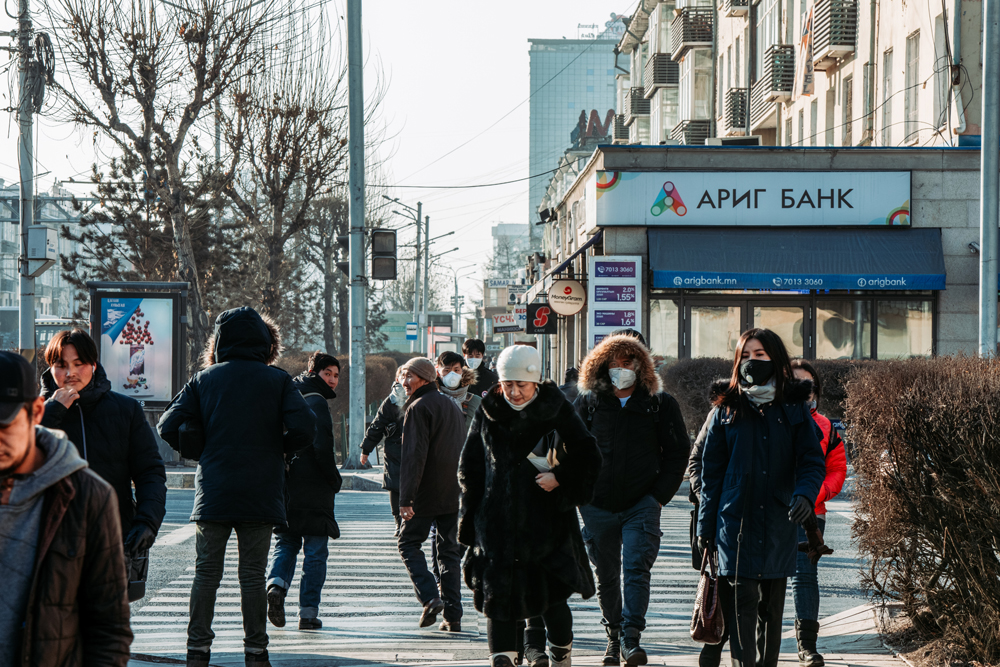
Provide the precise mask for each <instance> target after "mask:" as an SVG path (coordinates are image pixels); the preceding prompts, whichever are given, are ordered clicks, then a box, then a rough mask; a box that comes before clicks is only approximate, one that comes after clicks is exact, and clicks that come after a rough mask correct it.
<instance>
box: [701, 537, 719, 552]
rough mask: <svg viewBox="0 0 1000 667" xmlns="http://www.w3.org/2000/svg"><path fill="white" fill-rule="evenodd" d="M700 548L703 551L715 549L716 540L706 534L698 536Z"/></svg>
mask: <svg viewBox="0 0 1000 667" xmlns="http://www.w3.org/2000/svg"><path fill="white" fill-rule="evenodd" d="M698 548H699V549H701V550H702V551H709V552H711V551H715V540H713V539H712V538H711V537H705V536H704V535H699V536H698Z"/></svg>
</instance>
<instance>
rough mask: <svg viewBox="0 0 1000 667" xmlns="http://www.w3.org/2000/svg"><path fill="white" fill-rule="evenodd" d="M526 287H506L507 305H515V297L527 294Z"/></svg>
mask: <svg viewBox="0 0 1000 667" xmlns="http://www.w3.org/2000/svg"><path fill="white" fill-rule="evenodd" d="M528 287H529V286H528V285H508V286H507V304H508V305H514V304H515V303H517V297H519V296H520V295H522V294H525V293H527V291H528Z"/></svg>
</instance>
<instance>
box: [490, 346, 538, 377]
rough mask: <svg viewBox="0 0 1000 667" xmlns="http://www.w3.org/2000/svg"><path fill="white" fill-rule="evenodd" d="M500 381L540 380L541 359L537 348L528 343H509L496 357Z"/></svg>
mask: <svg viewBox="0 0 1000 667" xmlns="http://www.w3.org/2000/svg"><path fill="white" fill-rule="evenodd" d="M497 375H498V376H500V382H535V383H538V382H541V381H542V360H541V359H540V358H539V356H538V350H536V349H535V348H533V347H530V346H528V345H511V346H510V347H508V348H506V349H504V351H503V352H501V353H500V357H499V358H498V359H497Z"/></svg>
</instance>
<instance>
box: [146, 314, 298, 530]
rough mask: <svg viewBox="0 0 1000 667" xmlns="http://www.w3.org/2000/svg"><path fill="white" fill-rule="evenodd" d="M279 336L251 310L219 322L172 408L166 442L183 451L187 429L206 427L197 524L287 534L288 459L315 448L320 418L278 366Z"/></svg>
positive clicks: (163, 427)
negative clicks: (262, 526) (251, 526)
mask: <svg viewBox="0 0 1000 667" xmlns="http://www.w3.org/2000/svg"><path fill="white" fill-rule="evenodd" d="M280 349H281V346H280V339H279V337H278V332H277V328H276V327H274V326H273V325H272V324H270V323H268V322H266V321H265V320H264V319H263V318H262V317H261V316H260V315H259V314H258V313H257V312H256V311H255V310H254V309H253V308H247V307H243V308H234V309H233V310H227V311H226V312H224V313H222V314H221V315H219V317H218V318H217V319H216V321H215V333H214V334H213V335H212V337H211V339H210V340H209V341H208V345H207V349H206V353H205V355H204V359H205V363H206V364H207V368H205V370H203V371H201V372H199V373H196V374H195V375H194V377H192V378H191V379H190V380H189V381H188V383H187V384H186V385H185V386H184V388H183V389H181V391H180V392H179V393H178V394H177V395H176V396H174V399H173V400H172V401H171V402H170V405H168V406H167V409H166V410H165V411H164V413H163V415H162V416H161V417H160V423H159V425H158V428H159V431H160V437H161V438H163V439H164V440H166V441H167V443H168V444H169V445H170V446H171V447H173V448H174V449H179V448H180V442H179V437H178V431H179V430H180V427H181V425H183V424H185V423H188V422H194V423H200V424H201V427H202V429H203V430H204V433H205V448H204V451H203V452H202V455H201V458H200V459H199V461H198V471H197V473H196V474H195V500H194V511H193V512H192V514H191V520H192V521H220V522H225V523H230V522H237V521H247V522H255V523H269V524H273V525H279V526H283V525H285V523H286V520H285V459H284V456H285V454H286V453H288V454H291V453H294V452H297V451H299V450H300V449H303V448H304V447H309V446H310V445H312V443H313V437H314V435H315V433H316V417H315V415H314V414H313V412H312V410H310V409H309V406H308V405H307V404H306V402H305V399H303V398H302V394H300V393H299V392H298V390H297V389H296V388H295V384H294V383H293V382H292V378H291V377H290V376H289V375H288V373H286V372H285V371H283V370H281V369H280V368H275V367H273V366H270V365H269V364H271V363H273V362H274V361H275V360H276V359H277V356H278V354H279V352H280Z"/></svg>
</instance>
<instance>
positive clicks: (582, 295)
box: [549, 280, 587, 316]
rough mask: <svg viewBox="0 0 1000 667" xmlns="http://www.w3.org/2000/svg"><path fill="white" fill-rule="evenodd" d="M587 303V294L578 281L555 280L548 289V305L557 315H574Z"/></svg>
mask: <svg viewBox="0 0 1000 667" xmlns="http://www.w3.org/2000/svg"><path fill="white" fill-rule="evenodd" d="M585 303H587V292H586V290H584V289H583V285H581V284H580V281H578V280H557V281H555V282H554V283H552V287H550V288H549V305H550V306H551V307H552V310H553V311H555V312H556V313H557V314H559V315H566V316H570V315H576V314H577V313H579V312H580V311H581V310H583V306H584V304H585Z"/></svg>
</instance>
